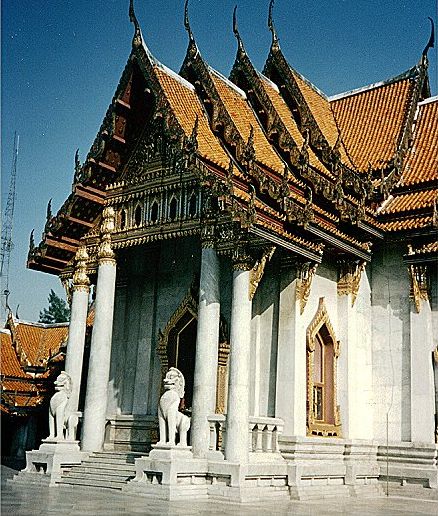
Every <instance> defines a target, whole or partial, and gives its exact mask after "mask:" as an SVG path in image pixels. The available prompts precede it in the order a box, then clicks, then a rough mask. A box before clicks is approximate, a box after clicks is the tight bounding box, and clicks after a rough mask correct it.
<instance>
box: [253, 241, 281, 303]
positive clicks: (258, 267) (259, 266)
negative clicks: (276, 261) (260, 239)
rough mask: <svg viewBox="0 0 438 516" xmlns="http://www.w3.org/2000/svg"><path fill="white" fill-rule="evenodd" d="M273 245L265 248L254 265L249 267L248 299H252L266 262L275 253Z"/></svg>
mask: <svg viewBox="0 0 438 516" xmlns="http://www.w3.org/2000/svg"><path fill="white" fill-rule="evenodd" d="M275 249H276V247H275V246H272V247H269V249H267V250H266V251H265V252H264V253H263V255H262V257H261V258H260V260H258V261H257V262H256V264H255V265H254V267H253V268H252V269H251V272H250V276H249V299H250V300H252V299H253V298H254V296H255V293H256V291H257V287H258V286H259V283H260V281H261V280H262V278H263V274H264V272H265V267H266V264H267V263H268V262H269V261H270V260H271V258H272V256H273V254H274V253H275Z"/></svg>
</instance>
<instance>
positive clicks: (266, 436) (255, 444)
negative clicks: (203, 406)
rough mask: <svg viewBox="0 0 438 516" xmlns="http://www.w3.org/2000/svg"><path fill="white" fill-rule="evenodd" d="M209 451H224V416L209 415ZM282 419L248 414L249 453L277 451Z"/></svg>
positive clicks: (281, 431)
mask: <svg viewBox="0 0 438 516" xmlns="http://www.w3.org/2000/svg"><path fill="white" fill-rule="evenodd" d="M208 422H209V425H210V447H209V449H210V450H211V451H221V452H223V451H224V448H225V434H226V417H225V416H224V415H223V414H214V415H212V416H209V418H208ZM283 426H284V425H283V420H282V419H279V418H275V417H256V416H250V418H249V421H248V432H249V435H248V447H249V451H250V452H251V453H279V447H278V438H279V436H280V435H281V434H282V433H283Z"/></svg>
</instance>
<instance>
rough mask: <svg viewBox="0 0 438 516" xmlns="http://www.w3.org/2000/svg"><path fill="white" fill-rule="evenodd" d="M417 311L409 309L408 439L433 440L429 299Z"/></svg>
mask: <svg viewBox="0 0 438 516" xmlns="http://www.w3.org/2000/svg"><path fill="white" fill-rule="evenodd" d="M421 305H422V306H421V310H420V313H417V312H416V310H415V309H414V308H413V307H412V309H411V320H410V322H411V440H412V442H415V443H433V442H434V440H435V378H434V370H433V360H432V353H433V350H434V349H435V348H436V343H435V342H434V339H433V333H432V311H431V308H430V303H429V301H426V300H424V301H422V302H421Z"/></svg>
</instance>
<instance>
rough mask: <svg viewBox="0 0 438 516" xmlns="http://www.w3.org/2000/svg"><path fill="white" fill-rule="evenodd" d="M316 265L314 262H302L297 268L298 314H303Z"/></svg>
mask: <svg viewBox="0 0 438 516" xmlns="http://www.w3.org/2000/svg"><path fill="white" fill-rule="evenodd" d="M317 268H318V264H317V263H314V262H304V263H302V264H301V265H299V266H298V281H297V290H296V293H297V298H298V300H299V301H300V313H301V314H303V313H304V309H305V308H306V305H307V301H308V300H309V296H310V290H311V288H312V281H313V278H314V276H315V273H316V269H317Z"/></svg>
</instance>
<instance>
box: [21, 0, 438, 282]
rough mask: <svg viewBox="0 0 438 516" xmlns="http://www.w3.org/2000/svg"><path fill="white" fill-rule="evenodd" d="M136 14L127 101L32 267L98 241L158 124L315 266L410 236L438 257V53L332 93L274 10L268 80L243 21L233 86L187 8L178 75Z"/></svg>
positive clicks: (361, 256) (244, 220)
mask: <svg viewBox="0 0 438 516" xmlns="http://www.w3.org/2000/svg"><path fill="white" fill-rule="evenodd" d="M271 3H272V2H271ZM130 16H131V20H132V21H133V23H134V26H135V34H134V38H133V47H132V52H131V55H130V57H129V59H128V63H127V65H126V68H125V70H124V72H123V75H122V78H121V80H120V83H119V85H118V87H117V90H116V93H115V96H114V98H113V101H112V103H111V105H110V107H109V108H108V111H107V114H106V116H105V119H104V121H103V124H102V126H101V128H100V130H99V133H98V135H97V136H96V139H95V142H94V144H93V146H92V148H91V150H90V152H89V154H88V156H87V158H86V160H85V163H84V164H82V165H81V164H80V163H79V161H78V160H77V162H76V170H75V176H74V182H73V189H72V193H71V195H70V196H69V197H68V199H67V200H66V201H65V203H64V205H63V206H62V207H61V209H60V210H59V211H58V213H57V214H56V215H53V214H52V213H51V210H48V215H47V222H46V226H45V230H44V233H43V238H42V241H41V243H40V244H39V245H38V246H35V243H34V241H33V235H32V236H31V248H30V253H29V260H28V266H29V267H30V268H33V269H37V270H42V271H45V272H50V273H56V274H60V273H62V272H63V271H65V270H66V268H68V266H69V263H70V262H71V260H72V258H73V256H74V253H75V251H76V249H77V248H78V246H79V244H80V242H81V239H87V238H88V236H87V235H89V236H90V238H92V237H93V227H94V226H95V224H96V222H97V221H98V219H99V215H100V213H101V210H102V207H103V205H104V203H105V202H106V199H108V195H109V193H108V192H110V191H111V189H114V185H117V188H118V190H117V191H118V192H121V195H122V194H123V192H124V191H127V190H128V189H129V184H131V183H132V179H133V177H135V178H136V181H137V183H139V182H140V183H141V177H142V174H143V171H144V169H145V167H147V164H148V162H149V161H148V160H149V154H148V153H150V148H149V147H148V149H147V152H146V149H145V148H142V145H143V141H144V140H143V139H142V135H144V133H145V132H147V131H150V128H151V127H154V128H155V129H154V130H155V132H156V134H160V135H161V136H162V138H165V139H166V142H167V144H168V145H167V147H172V148H175V149H177V150H178V152H180V153H182V154H183V155H184V156H185V157H186V159H185V161H184V163H185V167H186V170H190V171H191V173H193V174H194V176H195V177H197V178H198V180H199V182H200V183H202V185H203V187H204V188H206V187H207V188H210V189H211V191H212V192H214V195H215V197H216V198H217V199H219V200H221V209H222V210H223V211H224V212H229V213H230V216H231V217H232V218H233V220H237V221H239V223H240V224H241V225H242V226H245V227H251V230H252V232H253V233H254V234H255V235H257V236H258V237H261V238H265V239H267V240H270V241H271V242H275V243H276V244H277V245H282V246H283V247H286V248H288V249H290V250H292V251H294V252H295V253H297V254H298V255H301V256H302V257H304V258H306V259H310V260H312V261H316V262H318V261H321V256H322V254H323V253H329V254H334V255H336V256H345V255H348V256H350V257H352V258H354V259H356V260H361V261H364V260H365V261H369V260H370V257H371V243H372V242H375V241H382V239H383V238H384V237H385V235H391V237H393V236H394V237H400V238H402V239H406V240H407V241H408V243H409V244H410V245H411V248H410V249H411V252H412V253H416V252H418V253H429V254H430V253H432V254H433V253H435V254H436V251H437V249H436V244H434V236H435V235H436V225H437V218H438V217H437V214H436V198H437V188H436V178H437V154H438V153H437V148H436V147H437V109H438V108H437V105H438V99H437V98H436V97H434V98H430V90H429V82H428V74H427V68H428V60H427V50H428V47H429V46H430V44H428V47H427V48H426V49H425V51H424V52H423V54H422V56H421V58H420V60H419V62H418V64H417V65H416V66H414V67H413V68H411V69H410V70H408V71H407V72H405V73H403V74H401V75H399V76H397V77H394V78H392V79H390V80H387V81H384V82H382V83H378V84H373V85H371V86H367V87H365V88H362V89H359V90H355V91H351V92H348V93H345V94H340V95H336V96H334V97H327V96H326V95H325V94H324V93H322V92H321V91H320V90H319V89H317V88H316V87H315V86H314V85H313V84H311V83H310V81H308V80H307V79H305V78H304V77H303V76H302V75H300V74H299V73H298V72H297V71H296V70H295V69H294V68H293V67H292V66H290V64H289V63H288V61H287V60H286V58H285V56H284V55H283V53H282V51H281V48H280V45H279V42H278V38H277V34H276V32H275V28H274V25H273V21H272V9H270V17H269V26H270V29H271V32H272V45H271V49H270V52H269V55H268V59H267V61H266V65H265V68H264V70H263V73H261V72H259V71H258V70H256V68H255V67H254V66H253V64H252V62H251V60H250V58H249V56H248V54H247V53H246V51H245V47H244V44H243V41H242V39H241V36H240V34H239V32H238V29H237V23H236V20H234V33H235V35H236V38H237V42H238V50H237V55H236V59H235V63H234V66H233V69H232V71H231V75H230V78H225V77H224V76H222V75H221V74H220V73H219V72H217V71H216V70H214V69H212V68H211V67H210V66H209V65H208V63H207V62H206V61H205V60H204V58H203V57H202V54H201V52H200V50H199V48H198V46H197V44H196V41H195V39H194V36H193V34H192V31H191V29H190V25H189V22H188V16H187V12H186V28H187V31H188V34H189V45H188V49H187V53H186V57H185V59H184V62H183V65H182V68H181V71H180V73H179V74H177V73H175V72H173V71H171V70H169V69H168V68H167V67H166V66H164V65H163V64H161V63H160V62H159V61H157V59H155V58H154V57H153V56H152V54H151V53H150V51H149V49H148V48H147V46H146V44H145V42H144V39H143V36H142V34H141V31H140V27H139V24H138V21H137V19H136V17H135V13H134V10H133V6H132V2H131V8H130ZM111 195H113V194H111ZM152 231H153V228H152V229H151V227H148V228H145V229H144V231H143V230H142V229H141V228H136V239H135V240H132V241H130V236H129V232H127V231H126V230H123V231H122V230H120V231H117V230H116V233H115V234H114V235H113V241H114V245H115V247H116V248H117V246H119V247H126V246H127V245H135V243H138V242H144V241H146V238H147V236H148V235H149V236H151V235H152V233H151V232H152ZM194 232H196V230H194ZM162 234H163V231H162V228H161V230H160V235H162ZM181 234H184V233H183V232H182V233H181ZM186 234H188V233H186ZM137 237H138V238H137ZM153 237H154V238H155V239H158V238H160V236H159V235H158V233H157V235H155V234H154V235H153ZM412 246H413V247H412Z"/></svg>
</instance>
